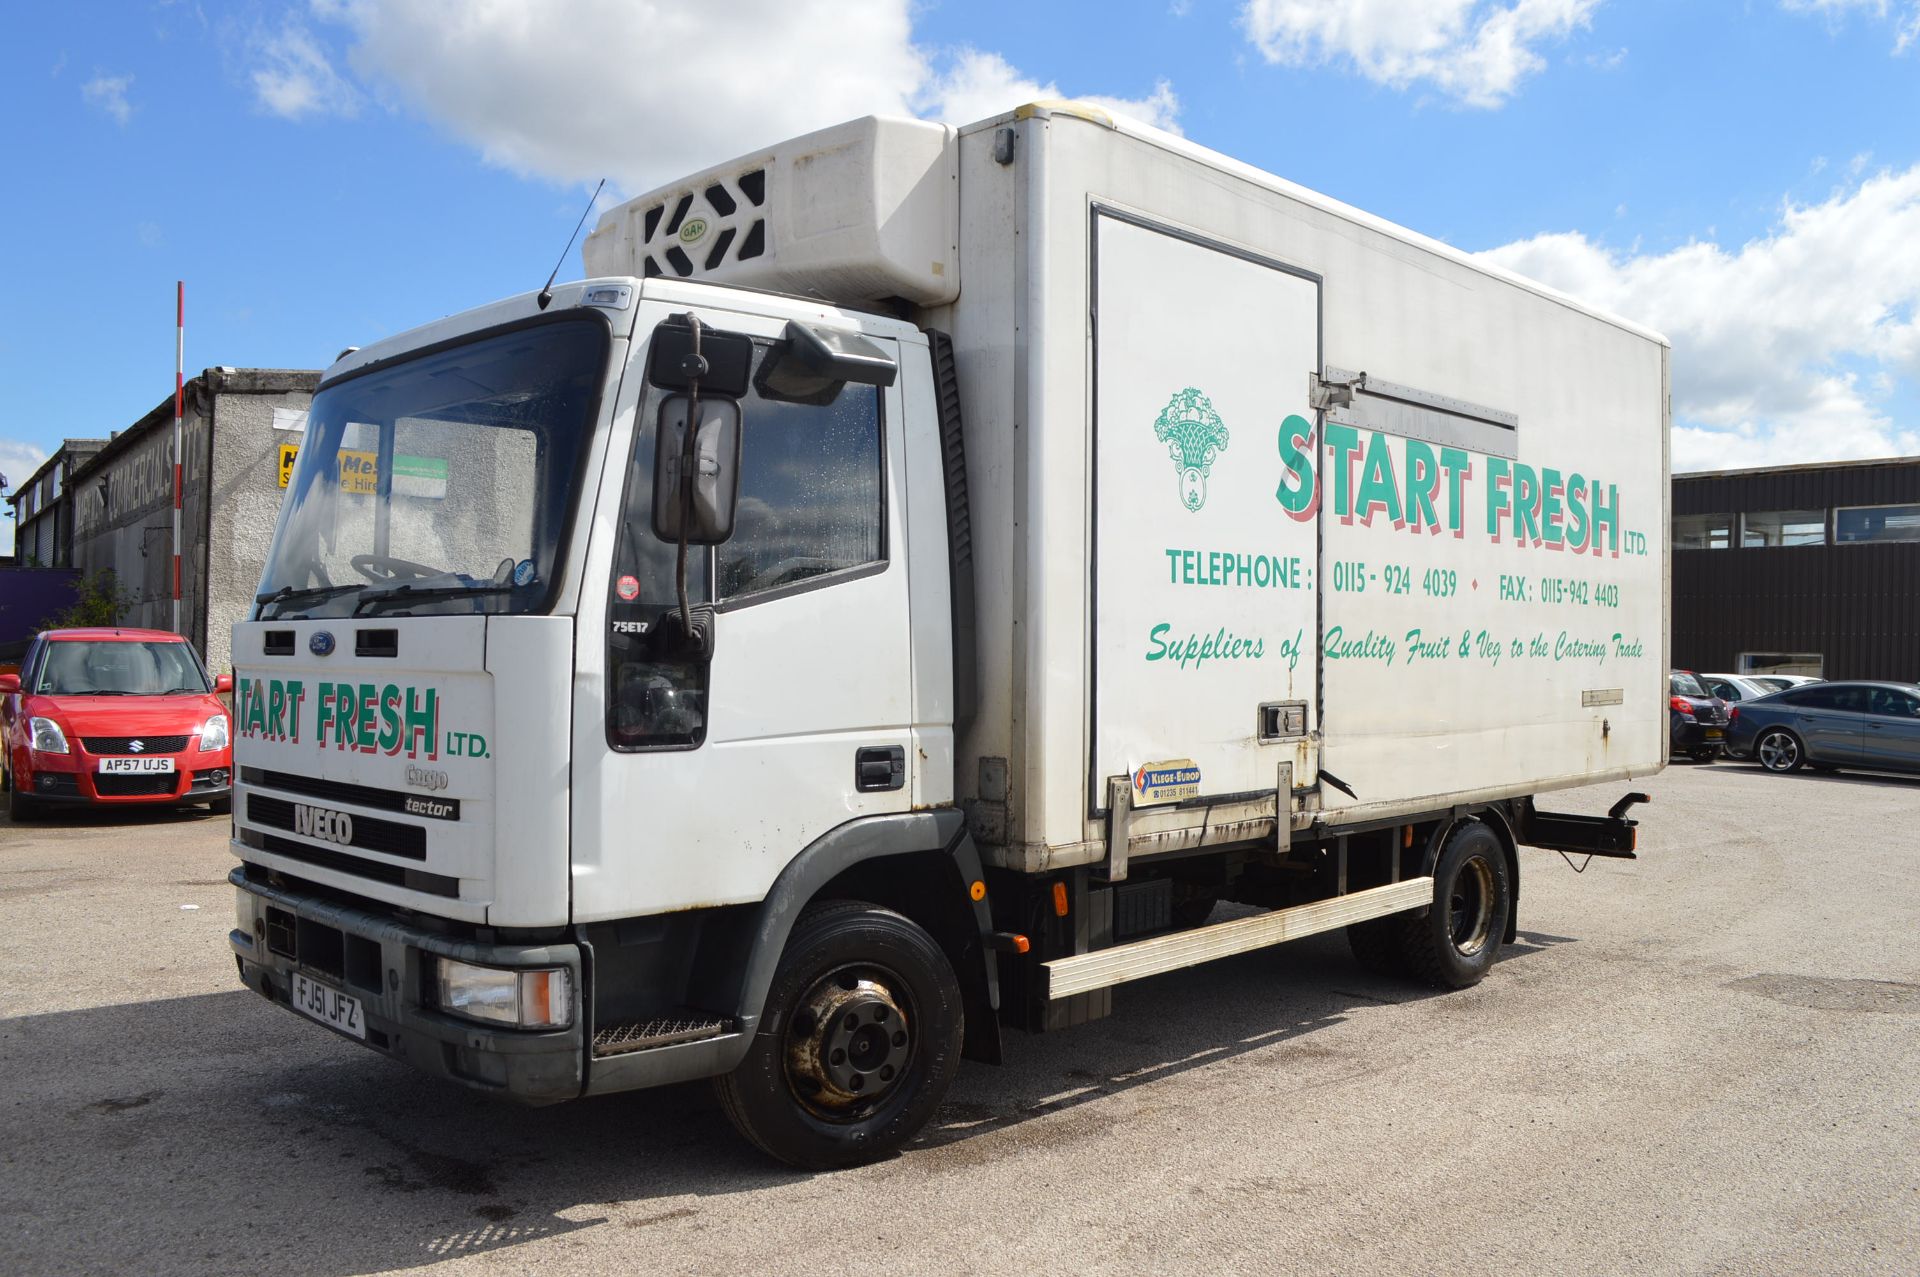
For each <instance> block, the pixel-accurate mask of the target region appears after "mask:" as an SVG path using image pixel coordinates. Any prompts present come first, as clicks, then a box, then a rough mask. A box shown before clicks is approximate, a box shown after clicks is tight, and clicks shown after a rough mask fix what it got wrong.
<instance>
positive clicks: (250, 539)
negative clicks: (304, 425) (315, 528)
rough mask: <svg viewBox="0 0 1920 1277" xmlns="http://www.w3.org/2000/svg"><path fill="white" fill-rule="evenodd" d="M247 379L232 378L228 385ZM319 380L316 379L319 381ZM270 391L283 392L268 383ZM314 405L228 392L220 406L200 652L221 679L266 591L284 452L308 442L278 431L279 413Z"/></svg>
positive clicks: (286, 396)
mask: <svg viewBox="0 0 1920 1277" xmlns="http://www.w3.org/2000/svg"><path fill="white" fill-rule="evenodd" d="M239 375H241V374H232V375H230V376H229V378H228V380H229V385H230V386H231V385H232V384H233V379H234V377H236V376H239ZM316 379H317V377H316ZM264 384H265V385H284V384H285V383H284V382H269V383H264ZM312 399H313V391H312V385H311V382H309V384H308V386H307V388H306V389H302V390H278V391H275V390H269V389H265V388H264V386H263V388H259V389H248V390H246V391H245V392H244V393H243V392H241V391H239V390H237V389H232V388H230V389H228V390H226V391H224V392H223V393H221V394H220V395H219V396H218V397H217V398H216V400H215V402H214V417H213V481H212V484H211V485H210V488H209V490H210V492H211V493H212V497H213V512H212V514H213V521H212V527H211V533H212V535H211V536H209V537H208V538H207V560H206V573H207V606H206V639H205V642H204V643H203V644H202V645H201V649H200V650H201V652H202V653H203V654H204V655H205V656H206V658H207V667H208V668H209V669H212V670H214V671H216V672H222V673H223V672H226V671H228V670H230V669H231V668H232V664H233V660H232V646H231V642H232V634H233V626H234V624H235V623H236V622H238V621H244V620H245V619H246V618H247V613H248V612H249V611H250V610H251V609H252V607H253V596H254V594H255V593H256V592H257V591H258V590H259V588H260V573H261V570H262V569H263V568H264V567H265V566H266V562H267V549H268V547H269V546H271V545H272V544H273V527H274V522H275V521H276V520H277V519H278V518H279V517H280V498H281V497H282V496H284V495H285V492H286V490H285V489H284V488H282V487H281V486H280V446H281V445H282V444H296V445H297V444H298V443H299V442H300V439H301V436H300V435H299V434H297V433H294V432H292V431H288V430H280V429H275V427H274V409H276V408H279V409H282V410H283V416H284V415H285V414H286V413H293V412H302V413H304V412H305V411H306V409H307V405H308V403H310V402H311V401H312Z"/></svg>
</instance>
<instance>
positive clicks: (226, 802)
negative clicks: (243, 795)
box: [207, 794, 233, 816]
mask: <svg viewBox="0 0 1920 1277" xmlns="http://www.w3.org/2000/svg"><path fill="white" fill-rule="evenodd" d="M207 810H208V811H210V812H212V813H213V814H214V815H216V816H231V815H232V814H233V795H232V794H228V795H227V796H226V797H225V798H216V799H214V800H213V801H211V802H209V803H208V804H207Z"/></svg>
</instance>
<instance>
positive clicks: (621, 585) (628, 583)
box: [613, 576, 640, 603]
mask: <svg viewBox="0 0 1920 1277" xmlns="http://www.w3.org/2000/svg"><path fill="white" fill-rule="evenodd" d="M613 592H614V593H615V594H618V595H619V596H620V597H621V598H623V599H625V600H626V601H627V602H629V603H631V602H633V601H634V600H635V599H637V598H639V597H640V578H639V577H637V576H623V577H621V578H620V579H619V580H618V581H617V582H615V583H614V587H613Z"/></svg>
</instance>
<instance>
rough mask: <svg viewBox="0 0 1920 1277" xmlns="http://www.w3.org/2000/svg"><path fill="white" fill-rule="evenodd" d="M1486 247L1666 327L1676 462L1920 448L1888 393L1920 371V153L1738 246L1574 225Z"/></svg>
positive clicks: (1543, 277) (1913, 428) (1506, 262)
mask: <svg viewBox="0 0 1920 1277" xmlns="http://www.w3.org/2000/svg"><path fill="white" fill-rule="evenodd" d="M1481 256H1483V257H1484V258H1486V259H1488V260H1490V261H1493V262H1495V263H1497V264H1499V265H1501V266H1505V267H1507V268H1509V269H1511V270H1514V271H1517V272H1519V273H1520V274H1522V275H1527V276H1530V277H1532V278H1534V279H1538V280H1540V281H1541V282H1543V283H1545V284H1548V285H1550V286H1552V287H1554V288H1558V289H1561V290H1562V291H1564V292H1567V293H1571V294H1572V295H1573V296H1575V297H1579V298H1582V299H1584V300H1587V301H1589V302H1593V303H1595V304H1597V305H1600V306H1603V307H1605V308H1607V309H1609V310H1613V311H1616V312H1618V313H1620V314H1622V315H1625V316H1627V317H1629V318H1631V319H1635V320H1639V321H1641V322H1643V323H1646V324H1649V325H1651V326H1653V327H1655V328H1658V329H1660V330H1661V331H1663V332H1665V333H1666V334H1667V336H1668V338H1670V339H1671V340H1672V342H1673V396H1674V403H1673V406H1674V420H1675V428H1674V439H1673V445H1674V446H1673V463H1674V468H1675V469H1676V470H1689V469H1692V470H1698V469H1719V468H1724V467H1728V466H1740V465H1765V464H1773V463H1777V462H1787V461H1820V460H1840V459H1846V458H1853V457H1876V456H1894V455H1902V454H1909V453H1920V422H1914V421H1907V422H1899V421H1895V420H1893V419H1892V418H1890V417H1889V416H1888V415H1887V412H1886V410H1885V407H1884V401H1885V400H1886V399H1887V398H1888V397H1889V396H1890V394H1891V393H1892V392H1893V391H1894V390H1895V389H1897V387H1898V385H1899V384H1901V383H1904V384H1906V385H1908V386H1913V385H1915V384H1916V382H1920V165H1917V166H1915V167H1913V168H1910V169H1908V170H1906V171H1905V172H1899V173H1893V172H1883V173H1879V174H1876V175H1874V176H1872V177H1869V178H1867V179H1866V180H1865V181H1863V182H1861V183H1859V184H1858V185H1856V186H1850V187H1847V188H1844V189H1841V190H1838V191H1836V192H1834V193H1833V195H1832V196H1831V197H1829V198H1828V199H1827V200H1826V201H1825V202H1823V203H1819V204H1807V205H1796V204H1793V203H1791V202H1789V203H1787V204H1785V205H1784V206H1783V208H1782V211H1781V215H1780V220H1779V223H1778V224H1777V225H1776V226H1775V227H1774V229H1773V231H1772V233H1771V234H1769V235H1768V236H1766V237H1764V238H1761V239H1755V240H1753V241H1751V242H1749V243H1746V244H1743V245H1741V246H1740V247H1739V248H1737V249H1733V250H1728V249H1724V248H1722V247H1720V246H1719V245H1718V244H1714V243H1712V242H1710V241H1696V242H1694V243H1689V244H1686V245H1684V246H1682V247H1679V248H1675V249H1672V250H1670V251H1667V252H1663V253H1644V254H1642V253H1617V252H1614V251H1611V250H1609V249H1608V248H1606V247H1605V246H1603V245H1601V244H1597V243H1595V242H1593V241H1592V240H1589V239H1588V238H1587V237H1586V236H1584V235H1582V234H1579V233H1577V232H1570V233H1564V234H1549V235H1540V236H1536V237H1535V238H1533V239H1529V240H1523V241H1520V242H1518V243H1513V244H1507V245H1504V246H1502V247H1500V248H1496V249H1493V250H1491V251H1489V252H1487V253H1483V254H1481Z"/></svg>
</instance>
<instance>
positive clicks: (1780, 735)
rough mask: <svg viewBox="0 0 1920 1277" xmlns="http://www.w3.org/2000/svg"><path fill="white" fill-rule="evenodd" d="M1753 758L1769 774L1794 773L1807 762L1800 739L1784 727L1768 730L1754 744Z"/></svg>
mask: <svg viewBox="0 0 1920 1277" xmlns="http://www.w3.org/2000/svg"><path fill="white" fill-rule="evenodd" d="M1753 756H1754V757H1755V758H1757V759H1759V760H1760V765H1761V766H1762V767H1764V768H1766V769H1767V770H1768V771H1770V772H1780V773H1782V774H1784V773H1786V772H1796V771H1799V770H1800V765H1801V764H1802V763H1804V762H1806V761H1807V758H1806V751H1805V750H1804V749H1803V748H1801V745H1800V738H1799V737H1798V736H1795V735H1794V734H1793V733H1792V732H1790V731H1788V730H1786V729H1785V728H1784V727H1774V728H1769V729H1768V730H1767V731H1765V732H1762V733H1761V735H1760V739H1759V740H1757V741H1755V742H1754V745H1753Z"/></svg>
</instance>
